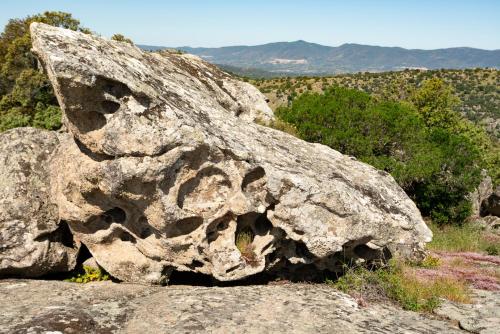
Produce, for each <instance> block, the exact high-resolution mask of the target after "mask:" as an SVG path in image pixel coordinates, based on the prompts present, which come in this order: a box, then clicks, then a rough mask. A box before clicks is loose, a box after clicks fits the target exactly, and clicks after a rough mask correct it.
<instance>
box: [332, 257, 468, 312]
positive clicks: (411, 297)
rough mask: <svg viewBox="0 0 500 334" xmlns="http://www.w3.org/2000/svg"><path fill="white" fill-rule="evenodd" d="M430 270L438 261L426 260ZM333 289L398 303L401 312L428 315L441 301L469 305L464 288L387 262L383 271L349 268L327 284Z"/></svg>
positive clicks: (446, 278) (454, 282)
mask: <svg viewBox="0 0 500 334" xmlns="http://www.w3.org/2000/svg"><path fill="white" fill-rule="evenodd" d="M428 261H429V263H428V264H427V265H429V264H431V265H432V266H435V265H438V261H436V260H434V259H431V260H428ZM327 283H329V284H330V285H332V286H333V287H335V288H336V289H338V290H340V291H343V292H345V293H348V294H351V295H353V296H360V295H361V296H363V299H367V300H373V299H374V298H375V299H380V296H375V297H374V296H370V295H369V294H368V295H367V293H369V292H373V291H375V293H376V294H380V293H382V294H383V295H384V296H385V297H386V298H388V299H390V300H393V301H395V302H397V303H399V304H400V305H401V306H402V307H403V308H404V309H406V310H411V311H418V312H432V311H433V310H434V309H435V308H436V307H438V306H439V304H440V299H441V298H445V299H448V300H451V301H455V302H461V303H467V302H470V297H469V291H468V288H467V286H466V284H465V283H464V282H462V281H460V280H456V279H453V278H449V277H435V278H422V277H418V276H417V275H416V273H415V272H414V270H413V269H412V268H411V267H410V266H408V265H406V264H403V263H400V262H397V261H395V260H391V261H390V262H389V265H388V266H387V267H386V268H381V269H377V270H374V271H370V270H368V269H366V268H364V267H357V268H349V269H347V271H346V272H345V274H344V275H343V276H342V277H340V278H339V279H338V280H337V281H335V282H334V281H331V280H329V281H327Z"/></svg>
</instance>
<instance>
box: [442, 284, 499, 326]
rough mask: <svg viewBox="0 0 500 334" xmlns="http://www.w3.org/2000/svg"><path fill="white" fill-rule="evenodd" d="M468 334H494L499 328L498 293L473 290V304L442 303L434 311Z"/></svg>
mask: <svg viewBox="0 0 500 334" xmlns="http://www.w3.org/2000/svg"><path fill="white" fill-rule="evenodd" d="M435 313H436V314H438V315H441V316H443V317H445V318H448V319H450V320H453V321H457V322H458V323H459V325H460V328H462V329H464V330H466V331H468V332H470V333H481V334H496V333H498V331H499V328H500V292H499V291H484V290H474V303H472V304H459V303H452V302H448V301H447V302H444V303H443V304H442V305H441V306H440V307H439V308H438V309H437V310H436V311H435Z"/></svg>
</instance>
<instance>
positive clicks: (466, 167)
mask: <svg viewBox="0 0 500 334" xmlns="http://www.w3.org/2000/svg"><path fill="white" fill-rule="evenodd" d="M428 102H429V103H431V104H432V103H433V102H432V101H431V98H429V101H428ZM277 115H278V117H280V118H281V119H282V120H284V121H286V122H289V123H291V124H293V125H294V126H295V127H296V130H297V133H298V134H299V136H300V137H301V138H303V139H305V140H307V141H312V142H319V143H322V144H325V145H328V146H330V147H332V148H334V149H336V150H339V151H340V152H342V153H344V154H349V155H353V156H356V157H357V158H358V159H360V160H361V161H364V162H366V163H369V164H372V165H373V166H375V167H377V168H379V169H382V170H385V171H387V172H389V173H391V174H392V175H393V176H394V178H395V179H396V181H397V182H398V183H399V184H400V185H401V186H402V187H403V189H404V190H405V191H406V192H407V193H408V195H409V196H410V197H412V198H413V199H414V200H415V201H416V203H417V206H418V207H419V208H420V209H421V210H422V212H423V214H424V215H428V216H431V217H432V218H433V219H434V220H435V221H436V222H437V223H441V224H443V223H449V222H456V223H461V222H463V221H464V219H465V218H466V217H467V216H468V215H469V214H470V210H471V206H470V203H469V202H468V200H467V195H468V193H469V192H470V191H472V190H473V189H474V187H475V186H477V184H478V183H479V178H480V170H481V154H480V152H481V151H480V149H479V148H478V147H477V145H476V144H475V143H474V142H473V141H472V140H470V138H468V137H467V136H464V135H462V134H459V133H456V132H455V131H453V130H452V129H451V128H450V127H438V126H429V124H428V123H427V122H426V121H425V118H424V117H423V116H422V115H421V113H420V112H419V111H418V110H417V109H416V108H415V107H413V106H412V105H411V104H409V103H399V102H387V101H382V102H379V101H377V100H375V99H374V98H372V97H370V95H368V94H366V93H363V92H360V91H356V90H352V89H346V88H340V87H333V88H330V89H328V90H326V91H325V92H324V93H323V94H311V93H306V94H303V95H301V96H299V97H297V98H296V99H294V100H293V102H292V103H291V106H290V107H282V108H279V109H278V110H277ZM452 117H454V116H451V117H450V119H452Z"/></svg>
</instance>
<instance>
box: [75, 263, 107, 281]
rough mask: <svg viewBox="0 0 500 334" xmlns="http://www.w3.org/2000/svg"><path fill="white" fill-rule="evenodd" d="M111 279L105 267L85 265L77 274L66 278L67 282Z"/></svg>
mask: <svg viewBox="0 0 500 334" xmlns="http://www.w3.org/2000/svg"><path fill="white" fill-rule="evenodd" d="M108 280H110V277H109V274H107V273H106V272H105V271H104V270H103V269H100V268H93V267H88V266H83V267H82V268H81V269H80V270H78V272H77V273H76V274H75V276H73V277H71V278H68V279H65V281H66V282H74V283H89V282H100V281H108Z"/></svg>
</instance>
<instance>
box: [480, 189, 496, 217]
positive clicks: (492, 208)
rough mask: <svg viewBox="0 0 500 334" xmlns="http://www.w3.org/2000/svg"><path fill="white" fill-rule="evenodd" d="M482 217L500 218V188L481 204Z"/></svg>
mask: <svg viewBox="0 0 500 334" xmlns="http://www.w3.org/2000/svg"><path fill="white" fill-rule="evenodd" d="M481 215H482V216H488V215H491V216H497V217H500V186H498V187H497V188H496V189H495V191H494V192H493V193H492V194H491V195H490V196H488V198H486V199H485V200H484V201H483V202H482V203H481Z"/></svg>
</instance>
